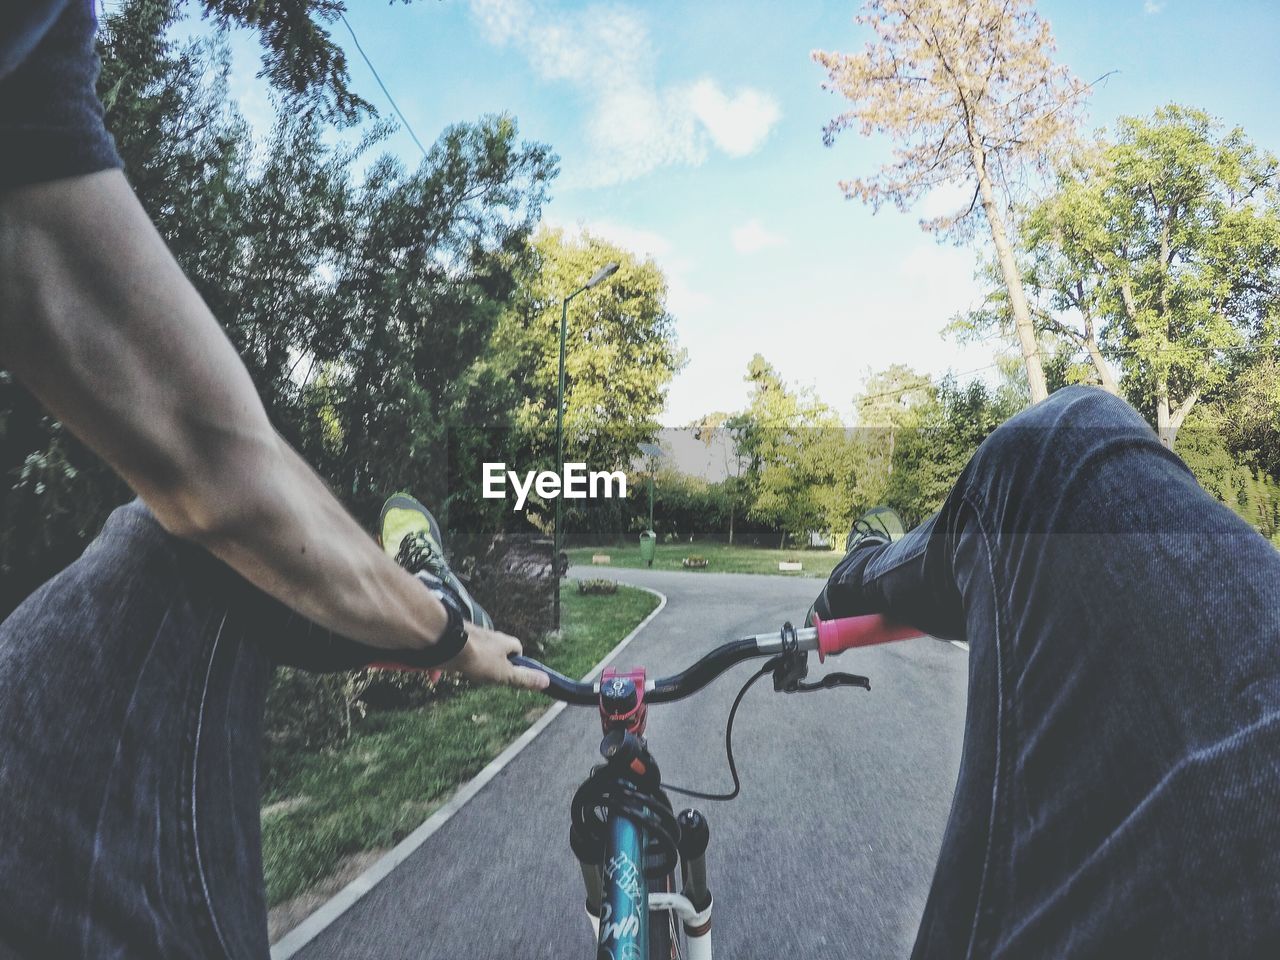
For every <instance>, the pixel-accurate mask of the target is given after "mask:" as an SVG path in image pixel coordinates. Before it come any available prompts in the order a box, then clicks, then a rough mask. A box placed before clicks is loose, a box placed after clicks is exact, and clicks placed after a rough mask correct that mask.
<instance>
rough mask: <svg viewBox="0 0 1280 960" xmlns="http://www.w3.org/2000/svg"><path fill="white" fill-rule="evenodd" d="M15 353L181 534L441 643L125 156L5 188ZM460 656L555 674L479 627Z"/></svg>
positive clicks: (326, 614)
mask: <svg viewBox="0 0 1280 960" xmlns="http://www.w3.org/2000/svg"><path fill="white" fill-rule="evenodd" d="M0 363H2V364H4V365H5V366H7V367H8V368H9V369H10V370H11V371H12V372H13V373H14V375H15V376H16V377H17V378H18V379H19V380H20V381H22V382H23V383H24V384H25V385H26V386H27V388H28V389H30V390H31V392H32V393H34V394H35V395H36V396H37V397H38V398H39V399H40V400H41V401H42V402H43V403H44V404H45V405H46V406H47V407H48V408H49V410H51V411H52V412H53V413H54V414H55V415H56V416H57V417H58V418H59V419H60V420H62V422H63V423H65V424H66V425H67V426H68V427H69V428H70V429H71V430H72V431H73V432H75V434H76V435H77V436H79V437H80V438H81V439H82V440H84V441H85V442H86V443H87V444H89V445H90V446H91V447H93V448H94V449H95V450H96V451H97V452H98V453H99V454H101V455H102V457H103V458H104V459H106V460H107V462H108V463H110V464H111V465H112V466H113V467H114V468H115V469H116V470H117V471H118V472H119V473H120V475H121V476H122V477H124V479H125V480H126V481H127V482H128V483H129V485H130V486H131V487H133V489H134V490H136V491H137V492H138V494H139V495H140V496H141V497H142V499H143V500H144V501H145V502H146V503H147V505H148V506H149V507H150V508H151V509H152V511H153V512H154V513H155V515H156V517H157V519H159V521H160V523H161V524H163V525H164V527H165V529H167V530H169V531H170V532H171V533H173V534H175V535H177V536H180V537H184V538H186V539H189V540H192V541H194V542H196V543H199V544H201V545H202V546H204V547H205V548H206V549H208V550H209V551H210V552H211V553H213V554H214V555H215V556H217V557H219V558H220V559H221V560H223V561H224V562H225V563H227V564H228V565H229V566H230V567H232V568H233V569H234V570H236V571H237V572H238V573H240V574H241V575H242V576H243V577H245V579H247V580H249V581H250V582H251V583H253V584H255V585H256V586H258V587H259V588H260V589H262V590H264V591H265V592H267V593H269V594H271V595H272V596H274V597H276V598H277V599H279V600H281V601H282V602H284V603H285V604H287V605H288V606H290V607H292V608H293V609H294V610H297V611H298V612H299V613H301V614H302V615H303V616H305V617H307V618H308V619H310V620H312V621H314V622H315V623H317V624H319V625H321V626H323V627H326V628H328V629H330V630H333V631H335V632H337V633H340V634H342V635H343V636H346V637H349V638H351V639H353V640H358V641H361V642H363V643H367V644H371V645H373V646H378V647H385V648H387V649H390V650H395V649H406V648H407V649H419V648H425V647H429V646H430V645H431V644H432V643H434V642H435V640H436V638H438V637H439V636H440V634H441V633H442V632H443V630H444V627H445V624H446V615H445V612H444V608H443V607H442V606H441V604H440V603H439V601H437V600H436V599H435V598H434V597H433V596H431V595H430V594H429V593H428V592H427V591H426V590H425V589H424V588H423V586H422V584H420V583H419V582H417V581H416V580H415V579H414V578H413V577H412V576H410V575H409V574H408V573H406V572H405V571H404V570H402V569H400V568H399V567H398V566H396V564H395V563H393V562H392V561H391V560H390V559H389V558H388V557H387V556H386V555H385V554H384V553H383V552H382V551H381V550H380V549H378V547H377V546H376V545H375V544H374V543H373V541H372V540H371V539H370V538H369V537H368V536H367V535H366V534H365V533H364V531H363V530H361V529H360V527H359V525H358V524H357V523H356V522H355V521H354V520H353V519H352V518H351V517H350V515H349V514H347V512H346V511H345V510H344V509H343V508H342V506H341V505H340V504H339V503H338V501H337V500H336V499H334V497H333V495H332V494H331V493H330V492H329V491H328V489H327V488H326V487H325V485H324V483H323V482H322V481H321V480H320V478H319V477H318V476H317V475H316V474H315V473H314V472H313V471H312V470H311V469H310V468H309V467H308V466H307V465H306V464H305V463H304V462H303V461H302V459H301V457H299V456H298V454H297V453H296V452H294V451H293V449H292V448H290V447H289V445H288V444H287V443H285V441H284V440H283V439H282V438H281V437H280V436H279V434H277V433H276V431H275V430H274V429H273V428H272V426H271V424H270V423H269V422H268V420H267V416H266V412H265V411H264V410H263V408H262V403H261V401H260V400H259V399H258V395H257V392H256V391H255V390H254V387H253V383H252V381H251V380H250V379H249V374H248V371H246V370H245V368H244V365H243V364H242V363H241V362H240V358H239V357H238V356H237V355H236V353H235V350H234V349H233V348H232V346H231V343H230V342H229V341H228V340H227V338H226V336H225V334H224V333H223V331H222V329H221V328H220V327H219V326H218V324H217V322H216V321H215V320H214V318H213V316H212V314H211V313H210V312H209V310H208V308H207V307H206V306H205V304H204V302H203V301H202V300H201V298H200V295H199V294H198V293H197V292H196V290H195V288H194V287H192V286H191V284H190V282H188V280H187V278H186V277H185V276H184V275H183V273H182V270H181V268H180V267H179V266H178V264H177V262H176V261H175V260H174V259H173V257H172V255H171V254H170V253H169V251H168V249H167V248H166V246H165V244H164V241H163V240H162V239H161V237H160V235H159V234H158V233H157V232H156V230H155V227H154V226H153V225H152V223H151V221H150V219H149V218H148V217H147V215H146V212H145V211H144V210H143V209H142V206H141V204H140V203H139V202H138V200H137V198H136V197H135V196H134V194H133V191H132V190H131V189H130V187H129V185H128V183H127V182H126V180H125V178H124V175H123V174H122V173H121V172H120V171H118V170H109V171H104V172H102V173H95V174H91V175H89V176H83V177H74V178H69V179H63V180H56V181H52V182H49V183H43V184H37V185H35V186H30V187H23V188H21V189H18V190H14V191H12V192H10V193H7V194H4V195H0ZM468 634H469V635H470V636H471V640H470V641H469V642H468V644H467V646H466V647H465V648H464V650H463V652H462V654H461V655H460V656H459V657H457V658H456V659H455V661H452V662H451V663H450V664H448V666H449V667H451V668H454V669H459V670H461V671H462V672H463V673H464V674H466V675H468V676H470V677H472V678H473V679H476V680H487V681H498V682H503V683H510V684H514V685H519V686H530V687H541V686H544V685H545V678H544V677H543V675H542V674H540V673H537V672H535V671H529V670H518V669H516V668H514V667H512V666H511V665H510V664H509V663H508V662H507V660H506V655H507V653H511V652H516V651H518V650H519V644H518V642H517V641H515V640H514V639H512V638H510V637H506V636H505V635H503V634H497V633H492V632H490V631H486V630H482V629H480V628H478V627H469V628H468Z"/></svg>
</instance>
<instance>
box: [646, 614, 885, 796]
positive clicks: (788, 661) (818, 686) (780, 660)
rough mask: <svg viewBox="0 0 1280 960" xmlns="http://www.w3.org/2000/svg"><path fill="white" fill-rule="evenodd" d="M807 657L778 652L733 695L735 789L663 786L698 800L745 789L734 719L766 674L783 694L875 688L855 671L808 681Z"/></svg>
mask: <svg viewBox="0 0 1280 960" xmlns="http://www.w3.org/2000/svg"><path fill="white" fill-rule="evenodd" d="M788 630H790V632H791V636H792V637H794V635H795V629H794V628H793V627H791V624H790V623H788V624H786V626H784V627H783V636H784V638H785V637H786V635H787V631H788ZM806 661H807V656H806V655H805V654H804V653H797V652H795V650H794V648H793V649H792V650H790V651H788V652H786V653H781V654H778V655H777V656H776V657H771V658H770V659H769V660H767V661H766V662H765V665H764V666H763V667H761V668H760V669H759V670H757V671H756V672H755V673H753V674H752V675H751V677H750V679H748V680H747V682H746V683H744V684H743V685H742V689H740V690H739V691H738V695H737V696H736V697H734V698H733V706H732V707H730V708H729V720H728V722H727V723H726V724H725V728H724V752H725V756H726V757H727V758H728V761H729V775H730V776H731V777H732V778H733V789H732V790H731V791H729V792H728V793H704V792H702V791H701V790H691V789H689V788H688V787H677V786H673V785H672V784H669V783H663V784H662V789H663V790H669V791H670V792H671V793H679V794H682V795H683V796H686V797H693V798H694V799H696V800H734V799H736V798H737V796H738V794H740V793H741V792H742V781H741V780H740V779H739V777H738V764H737V762H736V761H735V760H734V757H733V721H734V718H735V717H736V716H737V715H738V706H739V705H740V704H741V703H742V698H743V697H745V696H746V695H747V691H748V690H750V689H751V687H752V686H753V685H754V684H755V682H756V681H757V680H759V679H760V678H761V677H763V676H765V675H766V674H769V673H772V674H773V675H774V689H775V690H778V691H780V692H783V693H813V692H815V691H818V690H832V689H834V688H836V687H845V686H847V687H862V688H863V689H864V690H870V689H871V681H870V680H869V679H867V678H866V677H861V676H858V675H856V674H852V673H829V674H827V675H826V676H825V677H823V678H822V679H821V680H818V681H815V682H814V683H804V682H802V681H803V678H804V677H805V676H806V675H807V674H808V667H807V665H806Z"/></svg>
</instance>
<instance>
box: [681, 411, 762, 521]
mask: <svg viewBox="0 0 1280 960" xmlns="http://www.w3.org/2000/svg"><path fill="white" fill-rule="evenodd" d="M743 426H744V423H743V421H742V420H741V419H740V417H738V416H734V415H733V414H729V413H725V412H723V411H719V410H717V411H715V412H713V413H708V414H705V415H703V416H702V417H700V418H699V419H698V420H696V421H694V422H693V423H691V424H689V427H688V429H690V430H692V431H693V435H694V438H695V439H698V440H701V441H702V442H703V443H704V444H706V446H707V447H708V448H710V447H711V446H713V445H714V444H719V446H720V449H721V451H722V454H723V457H724V474H725V476H724V479H723V480H722V481H721V482H720V487H721V491H722V493H723V495H724V504H725V509H726V510H727V511H728V514H729V543H730V545H732V544H733V533H734V521H735V520H736V519H737V517H738V516H739V514H741V513H742V512H743V511H744V510H745V509H747V507H748V506H749V504H750V503H751V501H752V499H753V498H754V497H753V493H752V490H751V489H750V486H749V482H750V478H749V477H748V476H747V472H746V466H747V462H746V461H747V458H746V456H745V455H744V453H743V450H742V447H741V446H740V444H739V433H740V431H741V430H742V429H743Z"/></svg>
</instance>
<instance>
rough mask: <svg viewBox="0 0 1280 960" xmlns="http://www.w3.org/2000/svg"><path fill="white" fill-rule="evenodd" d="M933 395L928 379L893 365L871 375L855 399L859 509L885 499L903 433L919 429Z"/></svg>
mask: <svg viewBox="0 0 1280 960" xmlns="http://www.w3.org/2000/svg"><path fill="white" fill-rule="evenodd" d="M936 393H937V391H936V389H935V387H934V385H933V383H932V381H931V380H930V379H929V377H927V376H926V375H924V374H921V373H917V372H916V371H914V370H912V369H911V368H910V367H907V366H906V365H904V364H900V363H895V364H893V365H892V366H890V367H888V368H887V369H885V370H882V371H880V372H879V373H873V374H871V375H870V376H869V377H868V378H867V383H866V386H865V387H864V388H863V392H862V393H861V394H860V395H858V396H856V397H854V400H853V406H854V411H855V413H856V414H857V418H858V428H859V429H858V433H857V447H858V450H859V453H860V456H859V466H860V469H859V470H858V485H857V499H858V503H859V506H860V508H861V509H864V510H865V509H867V508H870V507H873V506H875V505H876V504H878V503H880V502H881V501H882V500H883V499H884V491H885V489H886V488H887V486H888V482H889V479H890V478H891V477H892V475H893V468H894V454H895V453H896V452H897V445H898V442H899V440H900V439H901V437H902V436H903V434H904V433H906V432H908V431H911V430H917V429H919V427H920V423H921V419H922V417H923V416H924V415H925V413H926V412H927V410H928V409H929V407H930V406H931V405H932V404H933V403H934V402H935V400H936Z"/></svg>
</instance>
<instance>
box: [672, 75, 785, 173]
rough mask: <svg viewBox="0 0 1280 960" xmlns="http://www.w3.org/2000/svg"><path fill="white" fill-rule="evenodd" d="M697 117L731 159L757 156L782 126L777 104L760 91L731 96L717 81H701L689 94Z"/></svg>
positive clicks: (749, 90)
mask: <svg viewBox="0 0 1280 960" xmlns="http://www.w3.org/2000/svg"><path fill="white" fill-rule="evenodd" d="M689 104H690V106H691V107H692V108H693V114H694V116H696V117H697V118H698V119H699V120H701V121H702V124H703V126H705V127H706V128H707V132H708V133H709V134H710V135H711V139H712V141H714V142H715V145H716V146H717V147H719V148H720V149H721V150H723V151H724V152H725V153H727V154H729V156H731V157H744V156H746V155H747V154H749V153H754V152H755V151H756V150H758V149H759V148H760V145H761V144H762V143H764V140H765V138H766V137H767V136H769V131H770V130H771V129H773V125H774V124H775V123H777V122H778V117H779V110H778V104H777V102H776V101H775V100H774V99H773V98H772V97H770V96H767V95H766V94H763V93H760V92H759V91H758V90H751V89H747V90H743V91H742V92H741V93H739V94H738V95H737V96H735V97H729V96H727V95H726V94H725V93H724V91H722V90H721V89H720V88H719V86H717V85H716V83H715V81H713V80H706V79H703V80H699V81H698V82H697V83H695V84H694V85H693V88H692V89H691V90H690V91H689Z"/></svg>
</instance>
